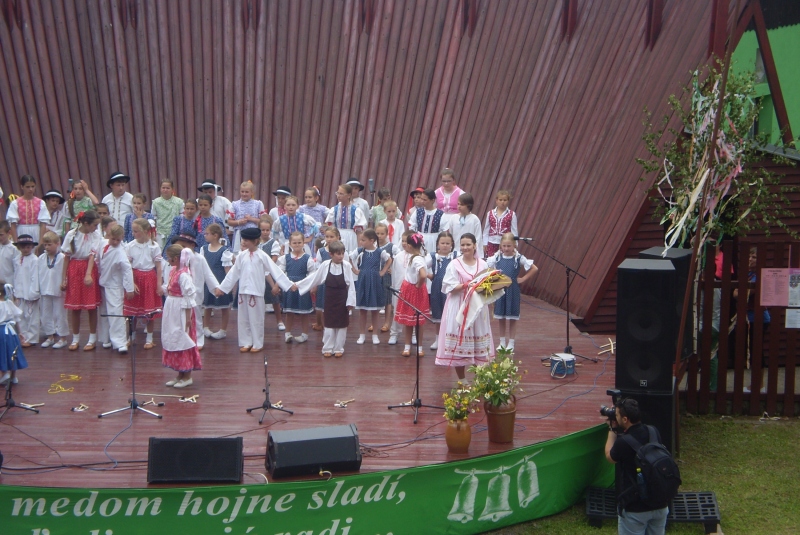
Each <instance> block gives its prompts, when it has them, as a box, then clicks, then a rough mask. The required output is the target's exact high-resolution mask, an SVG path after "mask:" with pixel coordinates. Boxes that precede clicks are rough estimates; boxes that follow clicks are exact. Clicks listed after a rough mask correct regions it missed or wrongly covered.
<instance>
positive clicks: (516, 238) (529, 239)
mask: <svg viewBox="0 0 800 535" xmlns="http://www.w3.org/2000/svg"><path fill="white" fill-rule="evenodd" d="M514 239H515V240H522V241H536V240H534V239H533V238H525V237H523V236H514Z"/></svg>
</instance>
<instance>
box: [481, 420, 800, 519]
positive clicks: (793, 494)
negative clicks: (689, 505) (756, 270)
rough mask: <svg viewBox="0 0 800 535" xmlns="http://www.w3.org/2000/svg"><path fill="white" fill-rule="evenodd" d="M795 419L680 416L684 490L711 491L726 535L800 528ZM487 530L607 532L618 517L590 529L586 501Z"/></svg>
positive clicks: (799, 432)
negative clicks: (714, 494)
mask: <svg viewBox="0 0 800 535" xmlns="http://www.w3.org/2000/svg"><path fill="white" fill-rule="evenodd" d="M799 446H800V420H798V419H797V418H793V419H791V420H787V419H782V420H777V421H764V422H762V421H759V419H758V418H746V417H737V418H727V417H726V418H723V419H720V417H719V416H702V417H693V416H683V417H682V418H681V455H680V458H679V465H680V467H681V478H682V479H683V485H682V486H681V490H684V491H713V492H715V493H716V495H717V502H718V503H719V507H720V514H721V516H722V523H721V526H722V531H723V532H724V533H725V535H759V534H764V535H783V534H786V535H788V534H796V533H800V507H798V504H800V482H798V474H800V447H799ZM489 533H495V534H501V533H502V534H505V535H527V534H531V533H542V534H548V535H550V534H564V535H567V534H569V535H580V534H587V535H605V534H612V533H617V523H616V521H606V522H604V523H603V527H602V528H601V529H596V528H593V527H591V526H590V525H589V524H588V522H587V519H586V515H585V504H584V503H583V502H581V503H579V504H577V505H575V506H574V507H571V508H570V509H567V510H566V511H564V512H562V513H560V514H558V515H554V516H550V517H547V518H542V519H539V520H534V521H531V522H527V523H525V524H518V525H516V526H512V527H509V528H504V529H501V530H497V531H492V532H489ZM667 533H671V534H675V535H681V534H702V533H704V531H703V526H702V525H700V524H673V525H670V526H668V527H667Z"/></svg>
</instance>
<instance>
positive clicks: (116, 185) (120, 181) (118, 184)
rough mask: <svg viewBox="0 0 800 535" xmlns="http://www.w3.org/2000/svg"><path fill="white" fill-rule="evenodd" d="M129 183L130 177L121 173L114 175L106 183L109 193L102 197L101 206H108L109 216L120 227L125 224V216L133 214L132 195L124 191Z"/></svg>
mask: <svg viewBox="0 0 800 535" xmlns="http://www.w3.org/2000/svg"><path fill="white" fill-rule="evenodd" d="M130 181H131V177H129V176H128V175H123V174H122V173H114V174H112V175H111V177H110V178H109V179H108V180H107V181H106V185H107V186H108V187H109V188H111V193H109V194H108V195H106V196H105V197H103V204H105V205H106V206H108V212H109V215H110V216H111V217H113V218H114V221H116V222H117V223H119V224H120V225H122V224H124V223H125V216H127V215H128V214H131V213H133V195H131V194H130V193H129V192H127V191H125V188H126V187H128V182H130Z"/></svg>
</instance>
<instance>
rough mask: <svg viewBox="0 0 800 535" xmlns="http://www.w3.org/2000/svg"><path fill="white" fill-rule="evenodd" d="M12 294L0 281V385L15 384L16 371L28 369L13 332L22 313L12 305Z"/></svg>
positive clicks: (17, 338) (9, 285) (11, 289)
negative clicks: (0, 375) (9, 382)
mask: <svg viewBox="0 0 800 535" xmlns="http://www.w3.org/2000/svg"><path fill="white" fill-rule="evenodd" d="M13 293H14V288H13V287H12V286H11V284H6V283H5V282H3V281H0V298H2V299H0V374H2V377H0V385H4V384H6V383H7V382H8V381H11V382H12V383H14V384H17V383H18V382H19V380H18V379H17V370H23V369H25V368H27V367H28V361H27V360H25V353H24V352H23V351H22V347H21V344H20V341H19V336H17V332H16V331H15V330H14V325H15V324H16V323H17V322H18V321H19V320H20V318H22V311H21V310H20V309H19V308H18V307H17V305H15V304H14V300H13ZM15 350H16V355H14V351H15ZM12 356H13V358H12Z"/></svg>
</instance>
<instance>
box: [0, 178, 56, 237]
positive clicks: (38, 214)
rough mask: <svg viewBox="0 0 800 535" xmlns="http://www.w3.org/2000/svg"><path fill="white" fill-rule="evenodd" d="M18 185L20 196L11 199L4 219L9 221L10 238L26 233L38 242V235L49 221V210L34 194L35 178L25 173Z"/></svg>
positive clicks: (42, 232) (41, 233)
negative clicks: (20, 189)
mask: <svg viewBox="0 0 800 535" xmlns="http://www.w3.org/2000/svg"><path fill="white" fill-rule="evenodd" d="M19 185H20V186H21V187H22V197H17V198H16V199H14V200H13V201H11V203H10V204H9V205H8V212H7V213H6V219H8V222H9V223H11V239H12V240H14V241H16V239H17V236H21V235H22V234H27V235H28V236H30V237H32V238H33V241H35V242H37V243H38V242H39V237H40V236H41V235H43V234H44V233H45V232H46V230H45V225H46V224H47V223H49V222H50V212H49V211H48V210H47V205H46V204H45V202H44V201H43V200H42V199H40V198H39V197H37V196H36V195H35V193H36V179H35V178H33V177H32V176H31V175H25V176H23V177H22V178H20V179H19Z"/></svg>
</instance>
